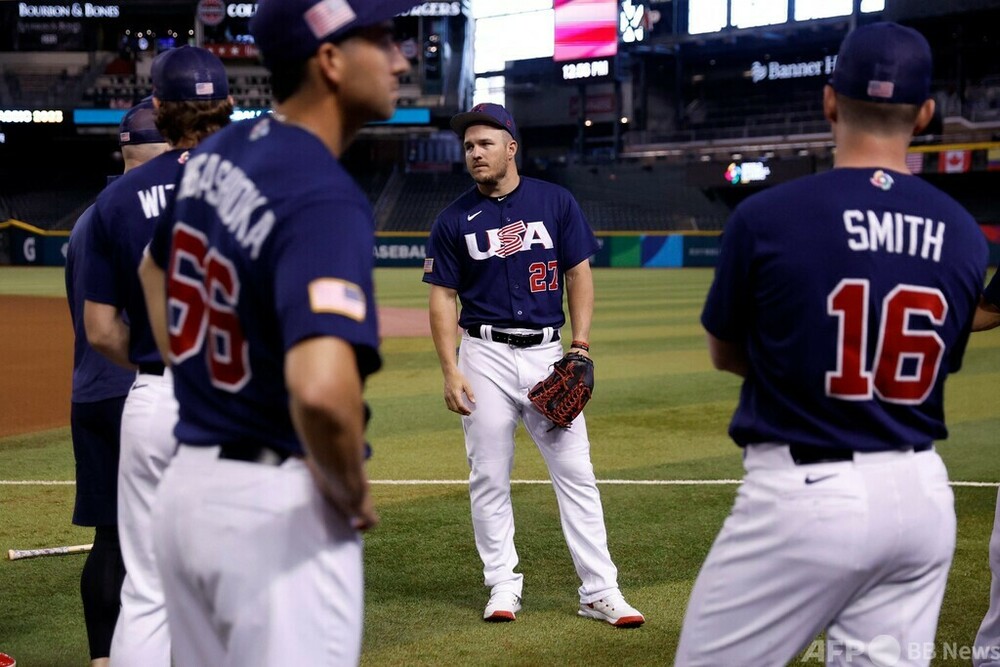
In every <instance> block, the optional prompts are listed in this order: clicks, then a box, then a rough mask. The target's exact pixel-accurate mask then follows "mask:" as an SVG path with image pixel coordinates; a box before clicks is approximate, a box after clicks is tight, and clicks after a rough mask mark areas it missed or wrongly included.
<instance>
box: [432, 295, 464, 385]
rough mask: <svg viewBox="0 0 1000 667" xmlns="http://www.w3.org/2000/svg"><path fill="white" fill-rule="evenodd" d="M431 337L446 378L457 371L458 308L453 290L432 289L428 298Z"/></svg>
mask: <svg viewBox="0 0 1000 667" xmlns="http://www.w3.org/2000/svg"><path fill="white" fill-rule="evenodd" d="M429 310H430V322H431V337H432V338H433V339H434V349H435V351H436V352H437V356H438V362H439V363H440V364H441V372H442V373H444V375H445V376H447V375H448V374H449V373H452V372H455V371H457V370H458V364H457V363H456V361H455V348H456V341H457V333H456V332H457V331H458V308H457V306H456V304H455V293H454V291H453V290H445V289H443V288H438V287H436V286H435V287H432V288H431V296H430V308H429Z"/></svg>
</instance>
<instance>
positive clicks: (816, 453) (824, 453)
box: [788, 443, 932, 466]
mask: <svg viewBox="0 0 1000 667" xmlns="http://www.w3.org/2000/svg"><path fill="white" fill-rule="evenodd" d="M931 447H932V444H931V443H926V444H923V445H915V446H913V447H900V448H899V450H900V451H909V450H911V449H912V450H913V452H914V453H920V452H926V451H927V450H929V449H930V448H931ZM788 453H789V454H791V455H792V460H793V461H795V463H796V465H800V466H802V465H810V464H813V463H835V462H837V461H850V460H852V459H853V458H854V450H853V449H847V448H846V447H813V446H812V445H788Z"/></svg>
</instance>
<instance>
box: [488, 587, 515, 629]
mask: <svg viewBox="0 0 1000 667" xmlns="http://www.w3.org/2000/svg"><path fill="white" fill-rule="evenodd" d="M519 611H521V598H519V597H517V596H516V595H514V594H513V593H510V592H507V591H501V592H499V593H494V594H493V595H491V596H490V601H489V602H487V603H486V611H484V612H483V620H484V621H486V622H487V623H508V622H510V621H513V620H515V619H516V618H517V617H516V614H517V612H519Z"/></svg>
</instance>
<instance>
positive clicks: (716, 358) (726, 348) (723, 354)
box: [707, 333, 750, 377]
mask: <svg viewBox="0 0 1000 667" xmlns="http://www.w3.org/2000/svg"><path fill="white" fill-rule="evenodd" d="M707 336H708V353H709V355H710V356H711V357H712V364H713V365H714V366H715V368H716V369H717V370H720V371H727V372H729V373H733V374H735V375H739V376H740V377H746V376H747V373H749V372H750V361H749V359H748V358H747V354H746V350H745V348H744V347H743V346H742V345H739V344H737V343H732V342H730V341H726V340H721V339H719V338H716V337H715V336H713V335H712V334H710V333H709V334H707Z"/></svg>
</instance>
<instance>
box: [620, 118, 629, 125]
mask: <svg viewBox="0 0 1000 667" xmlns="http://www.w3.org/2000/svg"><path fill="white" fill-rule="evenodd" d="M621 123H622V125H628V116H622V117H621Z"/></svg>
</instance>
